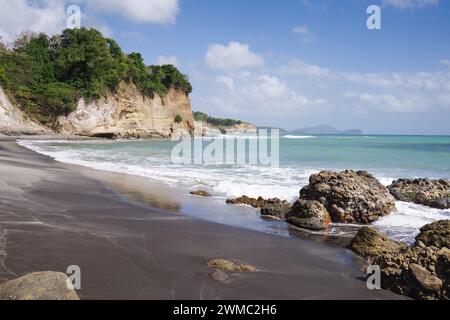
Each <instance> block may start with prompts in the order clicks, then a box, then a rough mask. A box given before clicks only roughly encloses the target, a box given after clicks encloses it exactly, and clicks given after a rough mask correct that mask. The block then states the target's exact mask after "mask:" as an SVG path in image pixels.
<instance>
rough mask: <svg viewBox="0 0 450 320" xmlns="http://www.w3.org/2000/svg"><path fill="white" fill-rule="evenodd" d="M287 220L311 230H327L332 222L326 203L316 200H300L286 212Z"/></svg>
mask: <svg viewBox="0 0 450 320" xmlns="http://www.w3.org/2000/svg"><path fill="white" fill-rule="evenodd" d="M286 221H287V222H288V223H290V224H292V225H294V226H296V227H299V228H304V229H309V230H326V229H327V228H328V225H329V224H330V223H331V218H330V214H329V213H328V211H327V209H325V207H324V205H323V204H322V203H320V202H319V201H315V200H298V201H297V202H295V203H294V205H293V206H292V209H291V210H290V211H289V212H288V213H287V214H286Z"/></svg>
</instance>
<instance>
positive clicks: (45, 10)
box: [0, 0, 66, 43]
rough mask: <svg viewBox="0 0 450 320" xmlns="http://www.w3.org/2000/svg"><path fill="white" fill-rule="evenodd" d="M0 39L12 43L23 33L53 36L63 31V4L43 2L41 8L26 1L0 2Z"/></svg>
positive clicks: (49, 0)
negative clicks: (29, 32)
mask: <svg viewBox="0 0 450 320" xmlns="http://www.w3.org/2000/svg"><path fill="white" fill-rule="evenodd" d="M0 7H1V10H0V37H2V38H3V41H4V42H8V43H10V42H12V41H14V39H15V38H16V37H17V36H18V35H20V34H21V33H22V32H23V31H25V30H29V31H32V32H45V33H47V34H50V35H53V34H56V33H58V32H60V31H61V30H63V29H64V27H65V23H66V13H65V6H64V2H62V1H58V0H43V1H41V6H38V5H37V3H36V2H31V3H30V2H28V1H26V0H0Z"/></svg>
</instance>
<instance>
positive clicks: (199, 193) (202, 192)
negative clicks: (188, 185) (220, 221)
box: [191, 190, 211, 197]
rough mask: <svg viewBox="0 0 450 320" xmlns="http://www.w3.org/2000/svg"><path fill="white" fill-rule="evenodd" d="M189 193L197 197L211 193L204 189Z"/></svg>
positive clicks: (209, 195)
mask: <svg viewBox="0 0 450 320" xmlns="http://www.w3.org/2000/svg"><path fill="white" fill-rule="evenodd" d="M191 195H193V196H197V197H211V194H210V193H209V192H207V191H204V190H196V191H191Z"/></svg>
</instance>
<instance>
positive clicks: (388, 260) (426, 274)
mask: <svg viewBox="0 0 450 320" xmlns="http://www.w3.org/2000/svg"><path fill="white" fill-rule="evenodd" d="M449 234H450V221H449V220H442V221H437V222H434V223H432V224H429V225H426V226H424V227H423V228H422V229H421V231H420V234H419V235H418V236H417V237H416V242H415V243H414V245H412V246H407V245H405V244H402V243H400V242H396V241H393V240H389V239H387V238H386V237H385V236H384V235H382V234H380V233H379V232H378V231H376V230H373V229H370V228H363V229H361V230H360V231H359V233H358V234H357V235H356V237H355V238H354V239H353V241H352V244H351V249H352V250H354V251H355V252H356V253H358V254H360V255H362V256H364V257H366V258H368V259H369V261H370V263H371V264H372V265H378V266H379V267H380V269H381V285H382V287H383V288H385V289H390V290H392V291H394V292H396V293H399V294H402V295H407V296H409V297H412V298H414V299H420V300H429V299H449V298H450V247H449Z"/></svg>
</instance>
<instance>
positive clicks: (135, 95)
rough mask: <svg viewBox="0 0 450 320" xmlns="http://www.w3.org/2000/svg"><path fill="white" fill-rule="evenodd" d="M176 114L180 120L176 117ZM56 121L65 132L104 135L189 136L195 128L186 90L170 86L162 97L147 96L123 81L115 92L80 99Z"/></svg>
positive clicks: (134, 136)
mask: <svg viewBox="0 0 450 320" xmlns="http://www.w3.org/2000/svg"><path fill="white" fill-rule="evenodd" d="M178 115H179V116H180V117H181V118H180V119H176V118H177V116H178ZM176 120H178V121H176ZM180 120H181V121H180ZM58 123H59V131H60V132H61V133H64V134H75V135H83V136H94V137H106V138H170V137H172V136H180V135H187V134H190V135H192V134H193V130H194V129H193V124H194V119H193V116H192V111H191V103H190V99H189V96H188V95H187V94H186V93H184V92H183V91H180V90H175V89H170V90H169V91H168V93H167V94H166V95H164V96H163V97H160V96H159V95H158V94H154V96H153V97H148V96H144V95H142V93H141V92H140V91H139V90H138V89H137V88H136V86H135V85H133V84H126V83H124V82H122V83H120V84H119V87H118V89H117V90H116V92H115V93H108V94H106V95H105V96H104V97H102V98H100V99H99V100H96V101H93V102H90V103H86V102H85V100H84V99H81V100H80V101H79V102H78V107H77V109H76V110H75V111H74V112H72V113H70V114H69V115H68V116H64V117H59V118H58Z"/></svg>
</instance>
